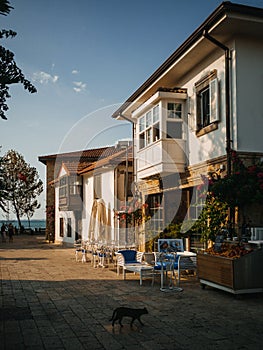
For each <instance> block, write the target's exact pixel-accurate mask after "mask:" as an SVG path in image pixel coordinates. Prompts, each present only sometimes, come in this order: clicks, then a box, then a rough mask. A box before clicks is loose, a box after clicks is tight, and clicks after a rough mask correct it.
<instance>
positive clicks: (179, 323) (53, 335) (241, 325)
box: [0, 235, 263, 350]
mask: <svg viewBox="0 0 263 350" xmlns="http://www.w3.org/2000/svg"><path fill="white" fill-rule="evenodd" d="M0 277H1V280H0V337H1V342H0V350H2V349H3V350H12V349H16V350H19V349H27V350H28V349H29V350H34V349H37V350H42V349H43V350H47V349H48V350H49V349H69V350H74V349H78V350H81V349H89V350H90V349H92V350H97V349H106V350H108V349H109V350H120V349H128V350H133V349H136V350H137V349H155V350H162V349H165V350H169V349H176V350H181V349H182V350H188V349H191V350H192V349H194V350H198V349H202V350H203V349H204V348H206V349H208V350H210V349H212V350H217V349H218V350H221V349H224V350H228V349H236V350H237V349H238V350H241V349H244V350H258V349H260V348H262V343H263V333H262V326H261V325H262V319H263V294H262V293H261V294H254V295H244V296H243V297H242V298H241V299H236V298H235V297H234V296H233V295H231V294H229V293H226V292H223V291H220V290H216V289H212V288H206V289H205V290H202V289H201V288H200V286H199V283H198V281H197V279H196V277H193V276H184V278H183V280H182V282H181V286H182V288H183V291H182V292H181V293H175V292H171V293H163V292H161V291H160V289H159V283H160V281H158V280H157V279H156V281H155V283H154V286H153V287H152V286H151V281H150V280H144V281H143V285H142V286H140V285H139V278H138V275H134V274H129V275H128V276H127V280H126V281H123V280H122V276H121V275H120V276H117V274H116V271H115V270H114V269H113V267H112V266H111V267H110V268H105V269H94V268H93V267H91V264H90V263H86V264H82V263H81V262H79V263H77V262H76V261H75V258H74V249H73V248H68V247H63V246H58V245H56V244H47V243H46V242H45V240H44V237H42V236H31V235H30V236H26V235H25V236H15V237H14V243H13V244H12V249H10V244H8V243H6V244H2V245H1V242H0ZM121 305H123V306H131V307H136V308H140V307H144V306H146V307H147V308H148V310H149V315H143V317H142V320H143V322H144V324H145V326H144V327H143V326H140V324H139V323H138V321H135V323H134V326H133V327H132V328H131V327H130V325H129V323H130V320H129V319H127V318H124V319H123V324H124V327H122V328H121V327H119V325H117V324H116V325H115V327H114V329H113V328H112V327H111V324H110V321H109V319H110V317H111V315H112V312H113V310H114V309H115V308H116V307H118V306H121Z"/></svg>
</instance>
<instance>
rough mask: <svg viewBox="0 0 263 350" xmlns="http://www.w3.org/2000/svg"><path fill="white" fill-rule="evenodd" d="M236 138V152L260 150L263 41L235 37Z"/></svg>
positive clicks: (262, 140)
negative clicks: (236, 38)
mask: <svg viewBox="0 0 263 350" xmlns="http://www.w3.org/2000/svg"><path fill="white" fill-rule="evenodd" d="M236 48H237V52H236V70H237V74H236V82H237V91H236V93H237V95H236V98H237V110H236V118H237V126H238V128H237V139H236V140H235V148H236V149H237V150H239V151H249V152H263V138H262V130H263V107H262V106H263V104H262V99H263V63H262V62H263V42H262V41H260V40H255V39H254V40H252V39H251V38H250V39H246V38H244V37H242V38H239V39H238V40H237V42H236Z"/></svg>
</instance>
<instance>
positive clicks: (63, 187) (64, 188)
mask: <svg viewBox="0 0 263 350" xmlns="http://www.w3.org/2000/svg"><path fill="white" fill-rule="evenodd" d="M67 195H68V182H67V176H63V177H62V178H61V179H60V180H59V198H61V197H67Z"/></svg>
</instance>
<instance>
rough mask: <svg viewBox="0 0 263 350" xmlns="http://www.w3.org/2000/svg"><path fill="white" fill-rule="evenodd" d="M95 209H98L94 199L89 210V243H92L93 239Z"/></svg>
mask: <svg viewBox="0 0 263 350" xmlns="http://www.w3.org/2000/svg"><path fill="white" fill-rule="evenodd" d="M97 207H98V205H97V200H96V199H94V201H93V204H92V209H91V215H90V223H89V238H90V240H91V242H94V239H95V228H96V216H97Z"/></svg>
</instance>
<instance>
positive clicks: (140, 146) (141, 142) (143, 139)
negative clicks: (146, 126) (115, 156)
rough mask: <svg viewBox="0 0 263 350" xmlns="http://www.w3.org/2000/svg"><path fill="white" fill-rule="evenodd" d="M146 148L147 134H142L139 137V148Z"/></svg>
mask: <svg viewBox="0 0 263 350" xmlns="http://www.w3.org/2000/svg"><path fill="white" fill-rule="evenodd" d="M143 147H145V133H144V132H143V133H141V134H140V136H139V148H140V149H141V148H143Z"/></svg>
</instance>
